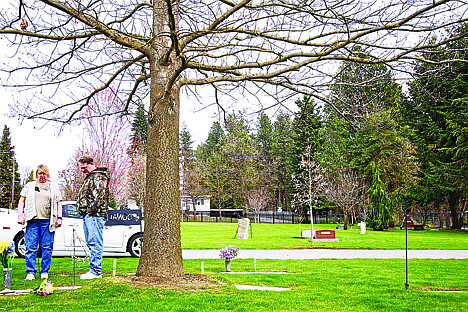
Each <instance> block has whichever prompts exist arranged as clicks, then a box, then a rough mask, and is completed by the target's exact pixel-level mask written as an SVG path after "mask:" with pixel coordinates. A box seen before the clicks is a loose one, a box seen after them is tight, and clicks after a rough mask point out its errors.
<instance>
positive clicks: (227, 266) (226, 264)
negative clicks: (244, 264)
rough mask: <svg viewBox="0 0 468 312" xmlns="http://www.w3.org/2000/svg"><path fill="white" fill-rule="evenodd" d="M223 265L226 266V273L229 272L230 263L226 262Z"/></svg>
mask: <svg viewBox="0 0 468 312" xmlns="http://www.w3.org/2000/svg"><path fill="white" fill-rule="evenodd" d="M224 264H225V266H226V272H231V261H229V260H226V261H225V262H224Z"/></svg>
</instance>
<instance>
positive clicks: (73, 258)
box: [72, 229, 76, 286]
mask: <svg viewBox="0 0 468 312" xmlns="http://www.w3.org/2000/svg"><path fill="white" fill-rule="evenodd" d="M75 256H76V251H75V229H73V257H72V261H73V286H75V282H76V273H75V271H76V259H75Z"/></svg>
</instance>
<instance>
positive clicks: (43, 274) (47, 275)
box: [41, 273, 49, 279]
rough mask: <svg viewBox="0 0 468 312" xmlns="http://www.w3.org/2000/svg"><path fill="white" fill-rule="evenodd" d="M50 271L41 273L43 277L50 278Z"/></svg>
mask: <svg viewBox="0 0 468 312" xmlns="http://www.w3.org/2000/svg"><path fill="white" fill-rule="evenodd" d="M48 278H49V273H41V279H48Z"/></svg>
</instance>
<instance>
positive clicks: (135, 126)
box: [129, 102, 148, 155]
mask: <svg viewBox="0 0 468 312" xmlns="http://www.w3.org/2000/svg"><path fill="white" fill-rule="evenodd" d="M147 128H148V116H147V114H146V111H145V106H144V104H143V102H139V103H138V106H137V110H136V112H135V116H134V118H133V122H132V136H131V138H130V140H131V145H130V151H129V153H130V154H131V155H133V154H134V153H135V151H137V150H138V149H139V150H141V151H145V150H146V144H147Z"/></svg>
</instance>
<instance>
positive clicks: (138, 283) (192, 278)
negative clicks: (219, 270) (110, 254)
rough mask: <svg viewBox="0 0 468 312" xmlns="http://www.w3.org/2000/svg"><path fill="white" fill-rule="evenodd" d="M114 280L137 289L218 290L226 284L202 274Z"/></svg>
mask: <svg viewBox="0 0 468 312" xmlns="http://www.w3.org/2000/svg"><path fill="white" fill-rule="evenodd" d="M113 279H114V280H116V281H118V282H122V283H126V284H128V285H131V286H133V287H137V288H148V287H157V288H164V289H189V290H199V289H206V288H217V287H220V286H221V285H223V284H224V282H222V281H220V280H218V279H216V278H214V277H212V276H207V275H201V274H184V275H183V276H181V277H178V278H166V277H138V276H116V277H114V278H113Z"/></svg>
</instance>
